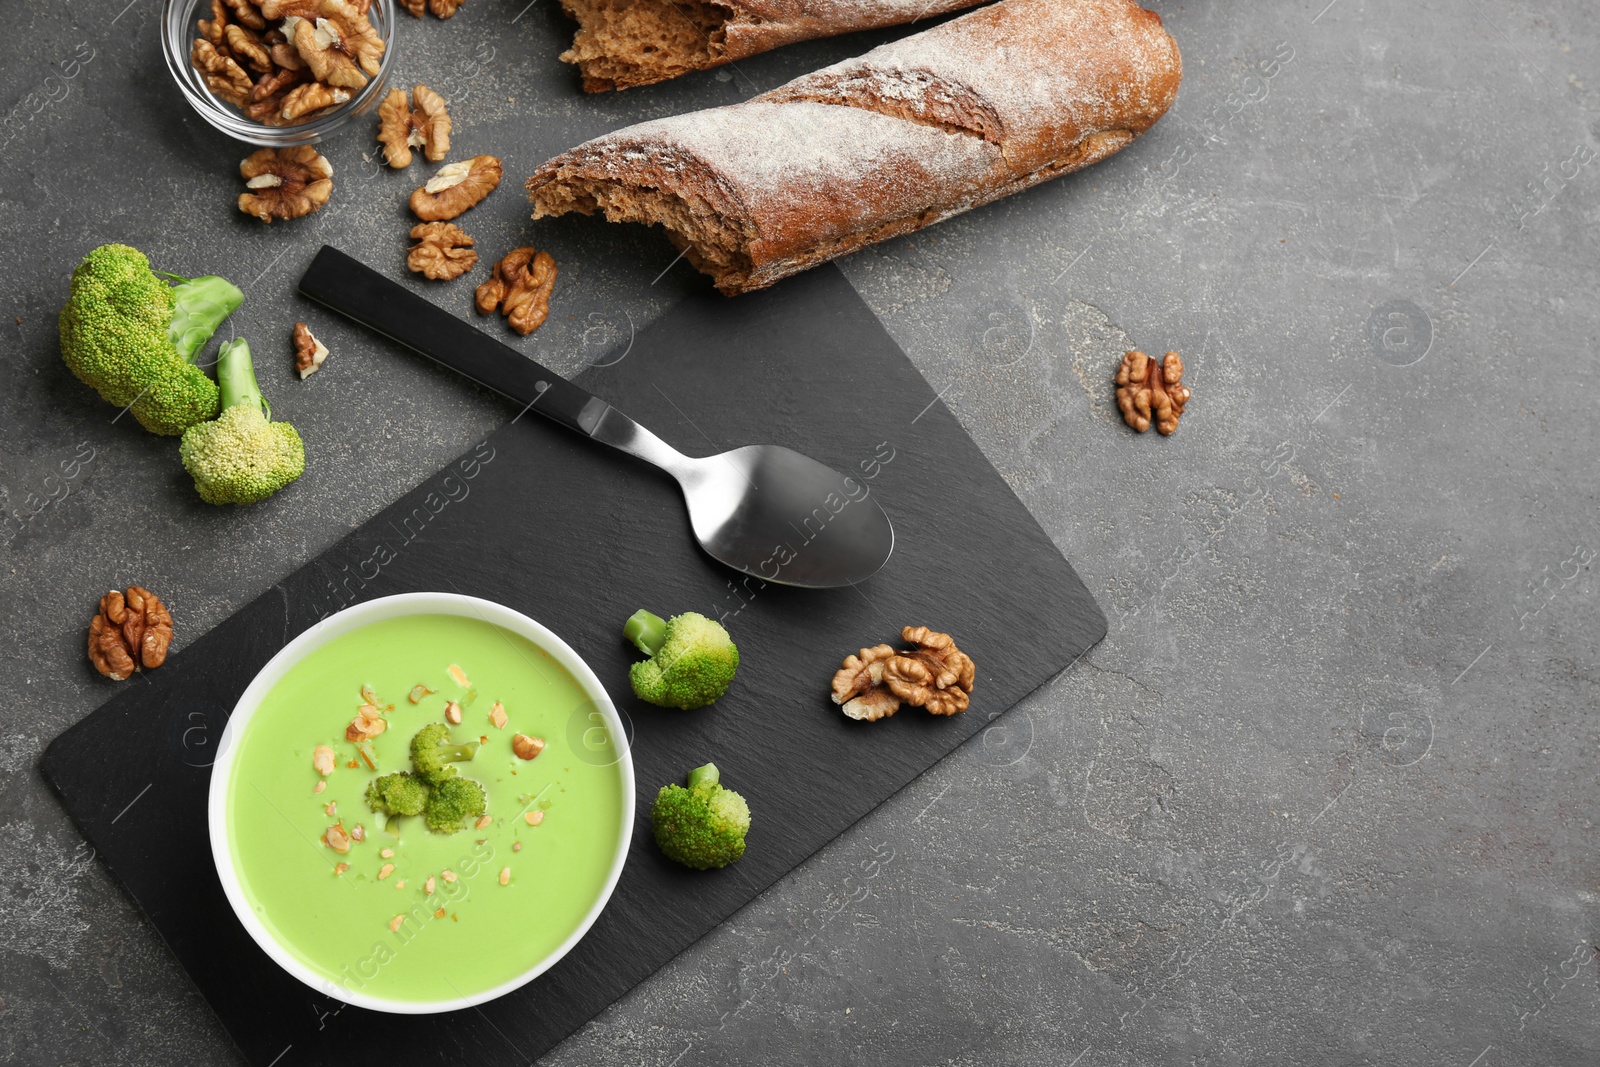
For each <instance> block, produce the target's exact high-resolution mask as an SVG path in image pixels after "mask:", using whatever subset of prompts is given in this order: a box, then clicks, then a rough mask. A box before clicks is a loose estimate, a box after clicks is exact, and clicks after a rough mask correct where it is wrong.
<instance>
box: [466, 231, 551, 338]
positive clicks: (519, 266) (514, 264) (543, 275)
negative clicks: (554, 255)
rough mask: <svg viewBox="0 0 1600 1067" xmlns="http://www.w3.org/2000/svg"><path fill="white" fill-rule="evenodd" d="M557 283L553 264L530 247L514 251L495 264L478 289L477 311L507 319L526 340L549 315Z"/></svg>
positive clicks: (525, 246) (548, 255) (544, 253)
mask: <svg viewBox="0 0 1600 1067" xmlns="http://www.w3.org/2000/svg"><path fill="white" fill-rule="evenodd" d="M555 284H556V261H555V260H554V259H551V258H550V253H548V252H540V251H539V250H538V249H535V248H533V247H532V246H531V245H524V246H522V247H521V248H516V249H513V250H512V251H511V252H510V253H509V254H508V255H507V256H506V257H505V258H504V259H502V260H501V261H500V262H498V263H496V264H495V265H494V277H492V278H490V279H489V280H488V281H486V282H484V283H483V284H482V285H480V286H478V292H477V306H478V311H479V312H480V313H481V314H484V315H492V314H494V312H495V311H499V312H500V314H502V315H504V316H505V317H506V322H507V323H509V324H510V325H511V328H512V329H513V330H516V331H517V332H518V333H520V334H522V335H523V336H524V337H526V336H527V335H528V334H530V333H532V332H533V331H534V330H537V329H538V328H539V327H540V326H542V325H544V320H545V319H546V318H548V317H549V315H550V292H551V290H552V289H554V288H555Z"/></svg>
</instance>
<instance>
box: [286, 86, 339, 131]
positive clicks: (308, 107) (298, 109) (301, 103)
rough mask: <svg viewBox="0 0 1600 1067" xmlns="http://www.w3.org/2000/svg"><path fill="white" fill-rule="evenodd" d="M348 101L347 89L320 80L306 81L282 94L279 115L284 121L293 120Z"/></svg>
mask: <svg viewBox="0 0 1600 1067" xmlns="http://www.w3.org/2000/svg"><path fill="white" fill-rule="evenodd" d="M349 102H350V92H349V90H347V89H336V88H332V87H330V86H327V85H323V84H322V83H321V82H308V83H306V84H305V85H301V86H298V87H297V88H295V89H292V90H290V92H289V93H288V94H286V95H285V96H284V98H283V109H282V111H281V115H282V116H283V120H284V121H285V122H293V121H294V120H295V119H298V118H303V117H305V116H306V115H311V114H314V113H315V112H318V111H326V110H327V109H328V108H330V107H338V106H339V105H340V104H346V103H349Z"/></svg>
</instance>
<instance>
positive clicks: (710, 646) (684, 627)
mask: <svg viewBox="0 0 1600 1067" xmlns="http://www.w3.org/2000/svg"><path fill="white" fill-rule="evenodd" d="M622 636H624V637H626V638H627V639H628V640H630V641H632V642H633V643H634V644H636V645H638V646H639V651H641V652H643V653H644V654H645V655H647V656H649V657H650V658H649V659H647V660H641V661H640V662H638V663H635V664H634V665H633V666H631V667H629V668H628V681H630V682H632V683H633V693H634V695H635V696H637V697H638V698H639V699H640V700H644V701H648V702H649V703H651V704H658V705H660V706H661V707H664V708H685V709H688V708H703V707H705V706H706V705H707V704H709V703H711V702H712V701H713V700H716V699H717V698H718V697H720V696H721V695H722V694H723V693H726V692H727V691H728V686H729V685H731V684H732V683H733V674H734V672H735V671H737V670H738V669H739V649H738V647H737V646H735V645H734V643H733V638H731V637H729V636H728V631H727V630H724V629H723V628H722V624H721V623H719V622H714V621H712V620H711V619H708V618H706V617H705V616H704V615H701V614H700V613H699V612H694V611H686V612H684V613H683V614H682V615H674V616H673V617H672V618H671V619H669V620H665V621H663V620H662V618H661V616H659V615H653V614H651V613H650V612H648V611H636V612H634V613H633V615H632V617H630V618H629V619H628V622H627V624H626V625H625V626H623V628H622Z"/></svg>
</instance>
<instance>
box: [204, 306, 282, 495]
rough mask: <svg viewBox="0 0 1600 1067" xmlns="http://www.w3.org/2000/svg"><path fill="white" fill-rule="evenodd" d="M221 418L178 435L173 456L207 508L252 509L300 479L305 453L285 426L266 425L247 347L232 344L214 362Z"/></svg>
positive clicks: (268, 413) (268, 414) (241, 341)
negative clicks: (180, 440)
mask: <svg viewBox="0 0 1600 1067" xmlns="http://www.w3.org/2000/svg"><path fill="white" fill-rule="evenodd" d="M217 381H218V382H220V383H221V386H222V414H221V415H219V416H218V417H217V418H216V420H215V421H213V422H202V423H200V424H199V425H197V426H191V427H189V428H188V429H187V430H185V431H184V432H183V444H182V445H180V446H179V448H178V453H179V455H180V456H181V457H182V459H183V467H184V470H187V471H188V472H189V474H190V475H191V476H192V477H193V478H194V487H195V488H196V489H197V490H199V492H200V499H201V500H204V501H205V502H206V503H208V504H254V503H256V502H258V501H261V500H265V499H267V497H269V496H271V495H272V494H273V493H276V492H277V491H278V490H279V489H282V488H283V487H284V486H286V485H288V484H289V483H290V482H292V481H294V480H295V479H296V478H298V477H300V474H301V472H302V471H304V470H305V469H306V448H305V445H304V444H303V443H302V442H301V440H300V434H299V432H298V431H296V430H295V428H294V427H293V426H291V425H289V424H288V423H287V422H272V421H270V418H271V413H272V409H271V408H270V407H268V406H267V402H266V400H265V398H263V397H262V395H261V387H260V386H259V385H258V384H256V371H255V366H254V364H253V363H252V362H251V359H250V345H249V344H248V343H247V342H246V341H245V339H244V338H242V337H239V338H235V339H234V340H232V341H228V342H226V343H225V344H224V345H223V346H222V351H221V352H220V353H219V354H218V356H217Z"/></svg>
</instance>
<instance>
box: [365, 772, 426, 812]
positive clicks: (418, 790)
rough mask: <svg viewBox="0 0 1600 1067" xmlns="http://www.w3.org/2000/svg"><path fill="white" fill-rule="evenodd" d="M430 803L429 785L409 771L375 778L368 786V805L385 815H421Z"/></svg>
mask: <svg viewBox="0 0 1600 1067" xmlns="http://www.w3.org/2000/svg"><path fill="white" fill-rule="evenodd" d="M427 804H428V786H427V784H426V783H424V782H423V781H422V779H420V778H417V777H414V776H413V775H412V774H411V773H410V772H408V771H395V772H394V773H393V774H386V775H384V776H383V777H381V778H375V779H373V780H372V782H371V783H370V784H369V785H368V786H367V807H369V808H371V809H372V810H373V811H376V812H379V813H380V814H385V815H421V814H422V809H423V808H425V807H427Z"/></svg>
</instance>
